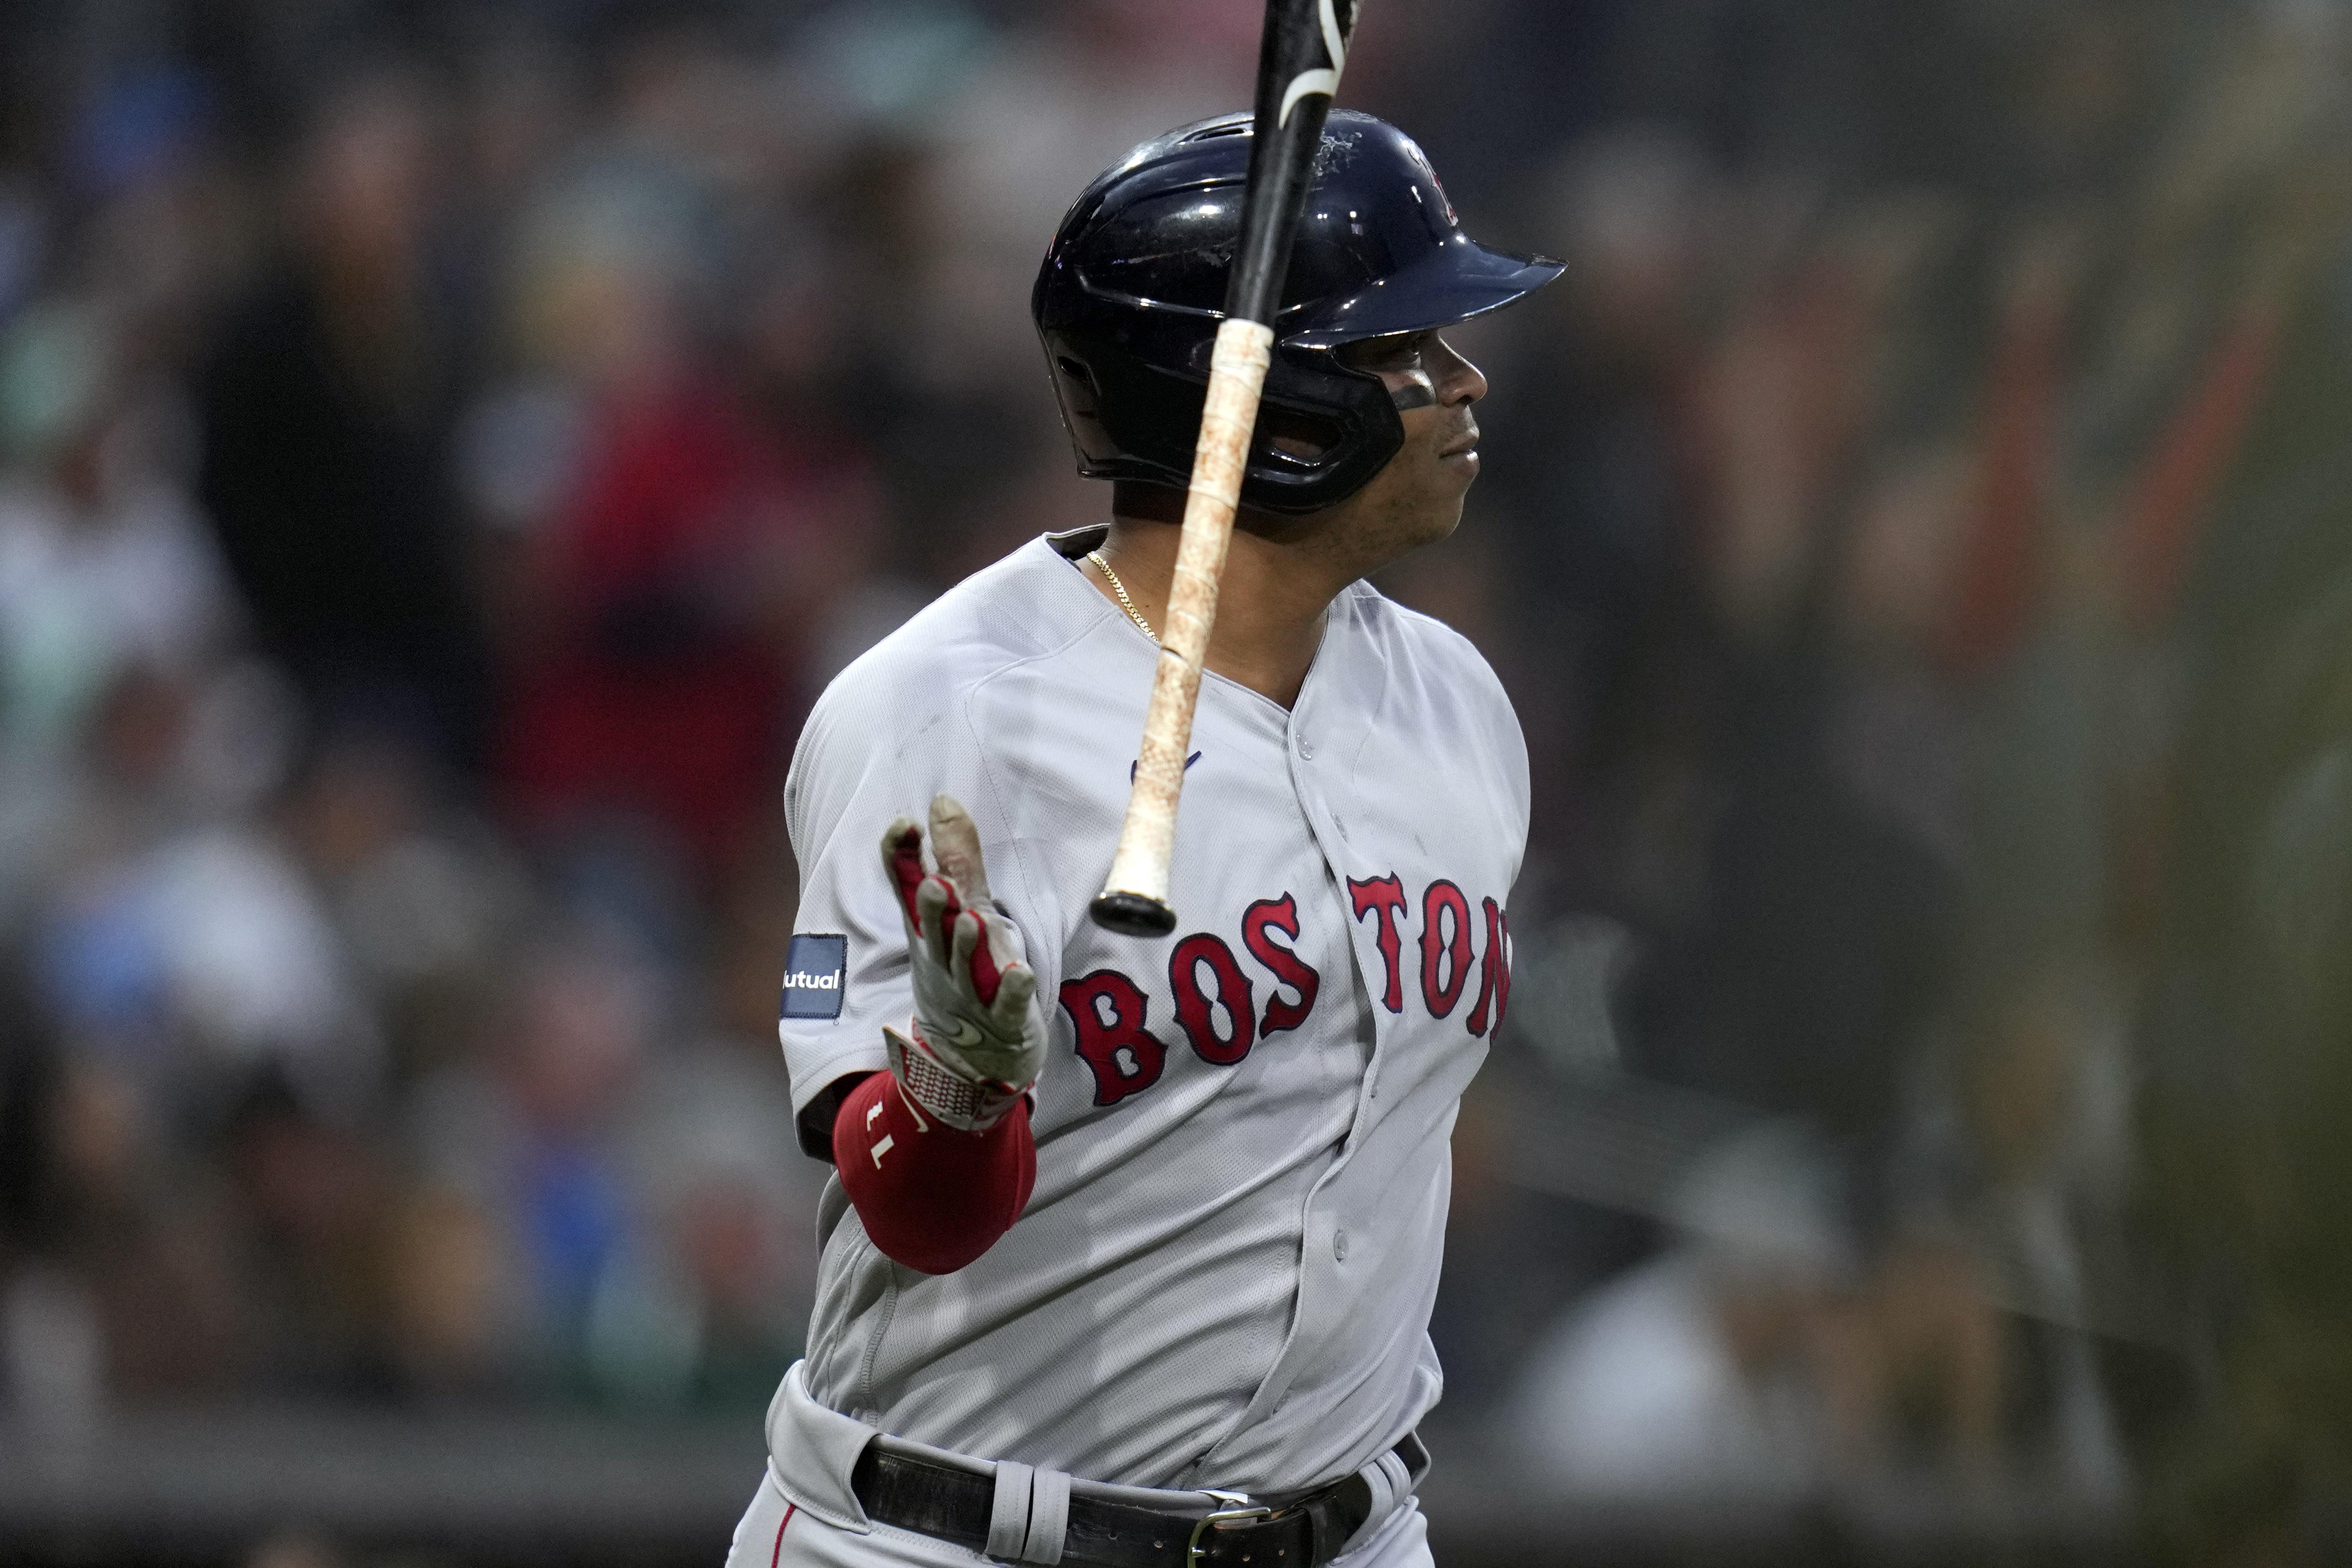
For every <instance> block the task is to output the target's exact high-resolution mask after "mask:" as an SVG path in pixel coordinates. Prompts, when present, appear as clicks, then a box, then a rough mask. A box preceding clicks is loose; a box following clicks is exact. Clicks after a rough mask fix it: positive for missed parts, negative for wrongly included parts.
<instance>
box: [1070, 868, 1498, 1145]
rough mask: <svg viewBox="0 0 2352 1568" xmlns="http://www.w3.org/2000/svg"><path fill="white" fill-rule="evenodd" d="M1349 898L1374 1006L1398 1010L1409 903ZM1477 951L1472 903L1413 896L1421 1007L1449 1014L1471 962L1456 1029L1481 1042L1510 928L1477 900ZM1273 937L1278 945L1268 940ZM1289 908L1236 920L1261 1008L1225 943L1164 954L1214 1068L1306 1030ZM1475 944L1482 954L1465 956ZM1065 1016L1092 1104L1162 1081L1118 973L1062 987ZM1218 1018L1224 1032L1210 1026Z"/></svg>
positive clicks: (1192, 1036) (1448, 891)
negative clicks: (1375, 970)
mask: <svg viewBox="0 0 2352 1568" xmlns="http://www.w3.org/2000/svg"><path fill="white" fill-rule="evenodd" d="M1348 891H1349V895H1350V897H1351V898H1352V900H1353V902H1354V906H1355V912H1356V917H1357V919H1359V920H1362V919H1364V918H1365V917H1366V916H1368V915H1369V916H1371V917H1373V918H1374V919H1376V920H1377V922H1378V924H1377V925H1376V926H1375V927H1374V936H1373V942H1374V945H1375V946H1377V947H1378V948H1379V951H1380V955H1381V961H1382V963H1383V965H1384V966H1385V968H1386V973H1385V974H1384V975H1383V977H1382V979H1383V981H1384V986H1383V988H1382V991H1381V1006H1382V1007H1384V1008H1386V1009H1388V1010H1389V1011H1391V1012H1392V1013H1401V1012H1402V1011H1403V1010H1404V1005H1405V994H1404V977H1403V973H1402V952H1403V946H1402V944H1403V931H1402V922H1403V921H1404V920H1405V919H1406V918H1407V917H1408V916H1407V915H1406V914H1405V912H1406V911H1407V910H1408V908H1409V907H1410V906H1409V903H1408V900H1407V899H1406V896H1405V892H1404V884H1403V883H1402V881H1401V880H1400V879H1399V878H1397V877H1394V876H1385V877H1374V878H1370V879H1369V880H1366V881H1361V882H1359V881H1357V880H1355V879H1353V878H1350V879H1349V883H1348ZM1480 904H1481V907H1482V909H1483V911H1484V915H1485V920H1484V925H1485V941H1484V943H1483V945H1481V944H1479V943H1478V942H1477V940H1476V936H1475V926H1476V925H1477V924H1478V922H1477V921H1476V920H1475V918H1474V917H1473V915H1472V914H1471V911H1470V901H1469V898H1468V897H1467V895H1465V894H1464V893H1463V891H1462V890H1461V889H1460V888H1459V887H1457V886H1455V885H1454V883H1451V882H1448V881H1446V880H1444V878H1442V877H1441V878H1439V879H1438V880H1437V881H1435V882H1433V883H1430V885H1429V887H1428V889H1427V891H1426V892H1424V893H1423V894H1422V898H1421V907H1420V915H1421V1000H1422V1005H1423V1007H1424V1008H1426V1009H1428V1012H1429V1015H1430V1017H1432V1018H1435V1019H1443V1018H1450V1017H1452V1016H1453V1014H1454V1010H1455V1009H1456V1008H1458V1007H1459V1006H1460V1005H1461V1001H1462V998H1463V995H1464V993H1465V991H1466V990H1467V989H1468V988H1469V983H1470V972H1471V968H1472V966H1473V963H1474V962H1475V965H1476V967H1477V972H1478V995H1477V1000H1476V1001H1475V1003H1474V1004H1473V1005H1472V1007H1471V1009H1470V1011H1469V1013H1468V1015H1467V1016H1466V1017H1465V1018H1464V1019H1463V1028H1464V1029H1465V1030H1467V1031H1468V1032H1469V1033H1471V1034H1473V1035H1478V1036H1484V1035H1485V1034H1486V1032H1487V1030H1490V1029H1499V1028H1501V1027H1502V1022H1503V1009H1505V1007H1506V1006H1507V1005H1508V1003H1509V1001H1510V996H1511V966H1510V928H1509V925H1508V924H1507V922H1506V921H1505V919H1504V916H1503V909H1502V906H1501V905H1500V904H1496V902H1495V900H1493V899H1491V898H1487V899H1482V900H1481V901H1480ZM1277 937H1279V938H1280V939H1279V940H1277ZM1297 939H1298V901H1297V899H1296V898H1294V897H1292V896H1291V895H1290V894H1287V893H1286V894H1283V895H1282V896H1281V897H1279V898H1261V899H1259V900H1258V901H1257V902H1256V903H1255V904H1251V905H1250V906H1249V908H1248V909H1247V910H1245V911H1244V912H1243V915H1242V928H1241V945H1242V946H1243V947H1244V948H1245V949H1247V950H1248V953H1249V956H1250V957H1251V958H1252V959H1253V960H1255V963H1256V965H1257V966H1258V967H1260V968H1262V969H1264V970H1265V974H1266V975H1267V976H1268V977H1271V980H1272V984H1271V986H1270V987H1269V988H1268V991H1267V994H1266V997H1265V1007H1264V1009H1262V1010H1261V1009H1259V1007H1258V1005H1257V988H1256V985H1255V982H1254V980H1253V979H1252V976H1251V971H1250V970H1249V969H1247V968H1245V967H1244V966H1243V964H1242V961H1241V960H1240V959H1239V958H1238V957H1236V956H1234V949H1233V946H1232V945H1231V944H1229V943H1228V942H1226V940H1225V939H1224V938H1223V937H1222V936H1217V935H1215V934H1214V933H1213V932H1207V931H1196V932H1194V933H1192V935H1191V936H1186V937H1184V938H1183V939H1182V940H1181V941H1179V942H1178V943H1177V944H1176V946H1175V948H1174V949H1173V951H1172V952H1171V954H1170V955H1169V959H1168V988H1169V992H1170V994H1171V996H1172V997H1173V998H1175V1014H1176V1027H1177V1030H1178V1031H1179V1032H1180V1033H1181V1034H1182V1036H1183V1037H1184V1040H1185V1042H1186V1043H1187V1044H1189V1045H1191V1046H1192V1054H1193V1055H1195V1056H1197V1057H1199V1058H1200V1059H1201V1060H1202V1061H1205V1062H1208V1063H1210V1064H1211V1065H1213V1066H1216V1067H1231V1066H1233V1065H1234V1063H1235V1062H1238V1061H1241V1060H1242V1059H1243V1058H1244V1057H1246V1056H1247V1055H1249V1053H1250V1049H1251V1047H1252V1046H1254V1045H1255V1044H1256V1043H1257V1042H1258V1041H1259V1040H1266V1039H1270V1038H1271V1037H1273V1036H1275V1035H1277V1034H1280V1033H1282V1032H1283V1031H1284V1030H1295V1029H1297V1028H1298V1027H1299V1026H1300V1025H1302V1024H1304V1023H1305V1022H1306V1021H1307V1017H1308V1015H1309V1014H1311V1013H1312V1012H1313V1011H1314V1010H1315V998H1316V997H1317V995H1318V994H1319V992H1320V991H1321V989H1322V986H1323V977H1322V976H1321V975H1320V974H1318V972H1317V971H1316V969H1315V967H1314V966H1312V965H1311V964H1309V963H1307V960H1305V959H1304V958H1301V957H1300V956H1298V953H1297V948H1296V947H1295V946H1293V945H1294V944H1295V943H1296V942H1297ZM1474 946H1476V947H1479V949H1480V950H1479V951H1478V952H1476V954H1475V957H1474V953H1473V948H1474ZM1061 999H1062V1007H1063V1008H1064V1009H1065V1010H1066V1011H1067V1012H1068V1013H1069V1015H1070V1022H1071V1025H1072V1026H1073V1027H1074V1028H1075V1029H1076V1032H1077V1053H1078V1055H1079V1057H1080V1058H1081V1059H1082V1060H1083V1061H1085V1062H1086V1064H1087V1066H1088V1067H1089V1068H1091V1069H1092V1070H1093V1071H1094V1075H1095V1103H1096V1104H1097V1105H1116V1104H1118V1103H1119V1102H1120V1101H1122V1100H1124V1099H1126V1098H1127V1097H1128V1096H1129V1095H1130V1094H1138V1093H1140V1092H1143V1091H1144V1090H1146V1089H1149V1088H1150V1087H1151V1086H1152V1085H1153V1084H1154V1083H1157V1082H1160V1072H1161V1071H1163V1070H1164V1069H1165V1068H1166V1067H1167V1065H1168V1045H1167V1043H1166V1042H1165V1041H1164V1040H1161V1039H1160V1037H1159V1036H1158V1035H1156V1034H1154V1033H1152V1032H1151V1028H1150V1024H1151V1018H1150V1013H1151V998H1150V994H1149V993H1147V992H1146V991H1145V990H1144V988H1142V987H1141V986H1140V985H1139V984H1137V983H1136V982H1135V981H1134V980H1133V979H1131V978H1129V977H1128V976H1126V975H1123V974H1121V973H1120V972H1119V971H1118V970H1117V969H1097V970H1095V971H1094V972H1093V973H1091V974H1087V975H1081V976H1079V977H1077V978H1076V979H1074V980H1066V981H1064V982H1063V984H1062V992H1061ZM1221 1011H1222V1013H1223V1018H1224V1022H1223V1026H1222V1027H1220V1025H1219V1023H1218V1015H1219V1013H1220V1012H1221Z"/></svg>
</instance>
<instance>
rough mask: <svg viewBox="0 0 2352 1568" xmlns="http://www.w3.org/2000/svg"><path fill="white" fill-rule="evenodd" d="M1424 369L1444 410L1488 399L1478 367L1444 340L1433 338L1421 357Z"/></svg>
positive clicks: (1484, 380) (1484, 377)
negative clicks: (1484, 398)
mask: <svg viewBox="0 0 2352 1568" xmlns="http://www.w3.org/2000/svg"><path fill="white" fill-rule="evenodd" d="M1421 362H1422V368H1423V370H1425V371H1428V372H1429V383H1430V385H1431V386H1433V387H1434V388H1435V389H1436V390H1437V401H1438V402H1439V404H1440V405H1441V406H1443V407H1446V408H1453V407H1454V406H1456V405H1458V404H1464V403H1474V402H1477V401H1478V400H1479V399H1480V398H1482V397H1485V396H1486V376H1485V374H1484V373H1482V372H1481V371H1479V369H1478V367H1477V366H1475V365H1474V364H1472V363H1471V362H1470V361H1468V360H1465V359H1464V358H1463V357H1462V356H1461V354H1460V353H1458V352H1457V351H1456V350H1454V345H1453V344H1451V343H1449V342H1447V341H1446V340H1444V338H1442V337H1439V338H1433V339H1432V340H1431V341H1430V344H1429V347H1428V348H1427V349H1426V350H1423V355H1422V361H1421Z"/></svg>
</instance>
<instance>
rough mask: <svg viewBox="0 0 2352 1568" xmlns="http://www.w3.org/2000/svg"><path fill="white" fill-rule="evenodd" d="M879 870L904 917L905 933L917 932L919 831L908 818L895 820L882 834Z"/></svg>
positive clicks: (920, 862) (920, 869)
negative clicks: (905, 917) (882, 872)
mask: <svg viewBox="0 0 2352 1568" xmlns="http://www.w3.org/2000/svg"><path fill="white" fill-rule="evenodd" d="M882 869H883V871H884V872H885V873H887V875H888V876H889V878H890V886H891V889H892V891H893V892H895V893H897V894H898V907H899V908H900V909H901V910H903V911H904V912H905V913H906V916H907V929H908V930H909V931H918V930H920V929H921V927H922V921H921V919H920V917H919V915H918V914H917V912H916V909H915V890H916V888H918V887H919V886H921V885H922V881H923V830H922V829H921V828H919V827H918V826H917V825H916V824H915V820H914V819H913V818H912V817H898V818H894V819H892V821H891V823H890V825H889V826H888V827H887V828H885V829H883V830H882Z"/></svg>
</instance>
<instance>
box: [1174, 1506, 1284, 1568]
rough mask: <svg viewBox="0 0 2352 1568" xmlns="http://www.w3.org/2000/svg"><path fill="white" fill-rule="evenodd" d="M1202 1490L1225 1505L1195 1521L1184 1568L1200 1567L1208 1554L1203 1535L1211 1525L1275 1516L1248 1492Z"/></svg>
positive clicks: (1185, 1550) (1185, 1554)
mask: <svg viewBox="0 0 2352 1568" xmlns="http://www.w3.org/2000/svg"><path fill="white" fill-rule="evenodd" d="M1201 1490H1202V1491H1204V1492H1207V1493H1208V1494H1209V1495H1210V1496H1211V1497H1213V1498H1215V1499H1216V1500H1218V1501H1219V1502H1222V1503H1223V1504H1224V1505H1225V1506H1224V1507H1223V1508H1220V1509H1213V1510H1212V1511H1209V1512H1208V1513H1206V1514H1203V1515H1202V1517H1201V1518H1200V1519H1199V1520H1197V1521H1194V1522H1193V1525H1192V1539H1191V1540H1189V1541H1187V1542H1184V1568H1200V1565H1201V1559H1202V1558H1203V1557H1206V1556H1207V1555H1208V1552H1206V1551H1205V1550H1203V1549H1202V1545H1201V1536H1202V1532H1203V1531H1206V1530H1207V1529H1208V1528H1209V1526H1211V1525H1213V1524H1227V1523H1231V1522H1233V1521H1235V1520H1242V1519H1271V1518H1273V1517H1274V1510H1272V1509H1270V1508H1268V1507H1266V1506H1265V1504H1264V1503H1258V1502H1252V1501H1251V1500H1250V1498H1249V1493H1247V1492H1241V1491H1219V1490H1216V1489H1215V1488H1213V1487H1202V1489H1201Z"/></svg>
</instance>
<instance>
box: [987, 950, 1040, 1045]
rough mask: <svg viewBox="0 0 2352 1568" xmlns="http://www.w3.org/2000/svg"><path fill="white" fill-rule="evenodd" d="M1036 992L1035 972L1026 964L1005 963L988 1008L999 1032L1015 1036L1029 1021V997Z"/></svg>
mask: <svg viewBox="0 0 2352 1568" xmlns="http://www.w3.org/2000/svg"><path fill="white" fill-rule="evenodd" d="M1036 994H1037V972H1036V971H1035V970H1034V969H1032V968H1030V967H1029V966H1028V965H1026V964H1007V965H1006V966H1005V967H1004V971H1003V980H1002V981H1001V982H1000V984H999V985H998V987H997V991H996V1000H995V1002H994V1003H993V1004H992V1005H991V1007H990V1009H989V1010H990V1011H991V1012H992V1014H993V1015H994V1016H995V1019H996V1027H997V1030H999V1032H1001V1033H1003V1034H1004V1035H1006V1036H1008V1037H1013V1036H1017V1035H1019V1034H1020V1033H1021V1031H1022V1029H1023V1027H1024V1025H1026V1024H1027V1023H1028V1021H1029V1016H1028V1015H1029V999H1030V998H1032V997H1034V996H1035V995H1036Z"/></svg>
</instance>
